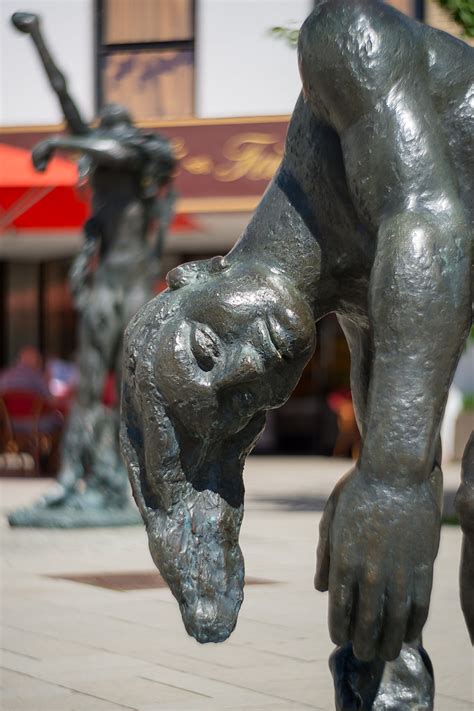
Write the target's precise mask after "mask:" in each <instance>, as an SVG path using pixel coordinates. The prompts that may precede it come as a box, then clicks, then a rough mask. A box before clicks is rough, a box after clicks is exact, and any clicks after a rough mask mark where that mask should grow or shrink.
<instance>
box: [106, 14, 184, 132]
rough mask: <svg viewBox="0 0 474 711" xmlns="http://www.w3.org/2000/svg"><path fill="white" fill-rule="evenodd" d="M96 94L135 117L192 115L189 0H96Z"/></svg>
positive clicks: (180, 116) (151, 117)
mask: <svg viewBox="0 0 474 711" xmlns="http://www.w3.org/2000/svg"><path fill="white" fill-rule="evenodd" d="M97 98H98V104H99V106H101V105H103V104H104V103H110V102H116V103H119V104H124V105H125V106H127V108H128V109H129V111H130V112H131V114H132V116H133V118H134V119H135V120H137V121H145V120H159V119H164V118H182V117H186V116H192V115H193V113H194V1H193V0H98V97H97Z"/></svg>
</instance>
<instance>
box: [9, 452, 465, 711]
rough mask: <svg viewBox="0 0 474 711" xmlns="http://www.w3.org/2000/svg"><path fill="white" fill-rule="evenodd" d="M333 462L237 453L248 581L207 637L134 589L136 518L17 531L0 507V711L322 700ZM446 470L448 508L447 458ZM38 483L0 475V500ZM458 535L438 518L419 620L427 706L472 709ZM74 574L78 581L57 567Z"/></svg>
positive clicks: (320, 703)
mask: <svg viewBox="0 0 474 711" xmlns="http://www.w3.org/2000/svg"><path fill="white" fill-rule="evenodd" d="M347 468H348V462H347V461H343V460H328V459H321V458H288V457H287V458H285V457H279V458H273V457H251V458H250V459H249V461H248V464H247V467H246V477H245V479H246V488H247V499H246V515H245V518H244V524H243V528H242V536H241V544H242V548H243V551H244V555H245V558H246V571H247V579H248V584H247V586H246V589H245V600H244V604H243V607H242V611H241V614H240V618H239V622H238V625H237V629H236V630H235V632H234V634H233V635H232V636H231V638H230V639H229V640H228V641H227V642H225V643H224V644H221V645H214V644H211V645H205V646H201V645H199V644H198V643H197V642H195V641H194V640H192V639H191V638H189V637H188V636H187V635H186V633H185V631H184V628H183V626H182V623H181V618H180V615H179V611H178V606H177V604H176V603H175V601H174V599H173V598H172V596H171V593H170V592H169V590H168V589H167V588H165V587H155V588H152V589H150V588H149V587H147V585H146V580H149V579H150V577H151V574H152V573H153V571H154V570H155V569H154V566H153V564H152V562H151V559H150V556H149V553H148V548H147V541H146V536H145V533H144V530H143V528H142V527H141V526H137V527H133V528H119V529H109V530H102V529H95V530H81V531H47V530H31V529H30V530H28V529H23V530H22V529H9V528H8V526H7V524H6V522H5V518H4V517H2V523H1V527H2V561H3V565H2V598H1V603H2V610H1V622H2V637H1V647H2V651H1V659H2V667H3V670H2V674H3V679H2V686H3V691H2V701H1V703H0V708H1V709H2V711H119V710H120V709H127V710H128V711H155V710H156V711H157V710H158V709H159V710H160V711H164V710H166V709H169V710H171V709H182V710H189V711H192V710H194V709H196V711H200V710H201V709H206V710H209V711H211V710H212V711H214V710H216V711H217V710H220V709H251V710H252V711H258V709H275V710H276V711H279V710H283V709H286V710H288V711H292V710H293V709H295V710H296V709H324V710H328V711H329V710H331V709H333V708H334V704H333V700H332V698H333V697H332V686H331V678H330V675H329V671H328V667H327V657H328V655H329V653H330V652H331V649H332V645H331V643H330V641H329V639H328V632H327V626H326V614H327V609H326V606H327V596H326V595H322V594H320V593H317V592H316V591H315V590H314V589H313V574H314V568H315V546H316V540H317V527H318V523H319V519H320V516H321V510H322V507H323V505H324V501H325V499H326V497H327V494H328V493H329V492H330V490H331V488H332V486H333V484H334V483H335V481H336V480H337V478H338V477H339V476H340V475H341V474H342V473H343V472H344V471H345V470H347ZM446 474H447V475H446V479H445V482H446V491H447V500H448V502H447V505H448V508H449V506H450V505H451V501H452V493H453V492H454V490H455V489H456V486H457V482H458V480H459V467H458V466H456V465H452V466H449V467H447V472H446ZM49 485H50V481H48V480H41V481H38V480H21V479H3V480H1V481H0V486H1V507H2V510H3V511H4V512H5V511H8V510H10V509H12V508H14V507H15V506H18V505H23V504H27V503H29V502H31V501H32V500H34V499H35V497H36V496H37V495H38V494H39V493H40V492H41V491H43V490H44V489H45V488H47V487H48V486H49ZM460 546H461V534H460V530H459V528H457V527H455V526H444V527H443V531H442V536H441V548H440V553H439V556H438V559H437V563H436V570H435V582H434V591H433V597H432V606H431V613H430V618H429V621H428V624H427V626H426V631H425V645H426V647H427V649H428V651H429V653H430V655H431V658H432V660H433V663H434V666H435V672H436V684H437V704H436V709H437V711H468V710H469V709H472V708H473V654H472V648H471V646H470V644H469V640H468V635H467V632H466V629H465V627H464V623H463V619H462V615H461V611H460V607H459V601H458V565H459V556H460ZM78 576H88V577H87V580H88V582H85V580H84V578H82V580H80V581H77V579H76V580H71V579H65V578H71V577H72V578H74V577H75V578H77V577H78ZM111 581H112V583H111ZM114 581H115V583H116V587H118V588H119V589H113V585H114ZM143 581H145V583H144V582H143ZM91 583H94V584H91ZM104 585H108V586H109V587H104ZM111 585H112V587H111Z"/></svg>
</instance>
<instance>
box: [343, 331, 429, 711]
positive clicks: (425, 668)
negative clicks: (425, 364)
mask: <svg viewBox="0 0 474 711" xmlns="http://www.w3.org/2000/svg"><path fill="white" fill-rule="evenodd" d="M339 322H340V324H341V327H342V329H343V331H344V334H345V336H346V339H347V342H348V345H349V349H350V352H351V385H352V396H353V400H354V408H355V412H356V417H357V422H358V425H359V429H360V432H361V435H362V437H363V436H364V432H365V416H366V402H367V393H368V385H369V373H370V369H371V351H370V341H369V335H368V332H366V331H364V330H363V329H359V328H356V327H355V326H354V325H353V324H352V323H350V322H349V321H347V320H346V319H344V318H343V317H339ZM329 667H330V670H331V673H332V676H333V681H334V689H335V704H336V710H337V711H351V710H352V709H354V711H356V710H357V711H410V710H413V711H415V710H416V711H430V710H431V709H433V704H434V677H433V667H432V664H431V661H430V658H429V656H428V654H427V652H426V650H425V649H424V648H423V646H422V644H421V640H416V641H415V642H413V643H411V644H404V645H403V648H402V652H401V654H400V655H399V657H398V658H397V659H395V660H394V661H393V662H384V661H383V660H382V659H380V658H375V659H373V660H372V661H370V662H363V661H361V660H359V659H357V657H356V656H355V655H354V652H353V649H352V644H351V643H349V644H346V645H344V646H342V647H337V648H336V649H335V650H334V652H333V653H332V655H331V657H330V659H329Z"/></svg>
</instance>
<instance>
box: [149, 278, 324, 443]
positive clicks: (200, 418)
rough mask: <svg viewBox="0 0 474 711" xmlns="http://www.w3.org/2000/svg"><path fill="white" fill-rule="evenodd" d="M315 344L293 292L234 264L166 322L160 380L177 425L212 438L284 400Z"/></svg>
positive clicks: (306, 311)
mask: <svg viewBox="0 0 474 711" xmlns="http://www.w3.org/2000/svg"><path fill="white" fill-rule="evenodd" d="M313 347H314V322H313V318H312V314H311V311H310V309H309V308H308V306H307V305H306V303H305V302H304V301H303V300H302V299H301V298H300V297H299V296H298V295H297V293H296V291H295V290H294V289H290V287H289V286H286V284H285V282H284V280H283V279H281V277H279V276H277V275H270V276H269V275H268V274H266V275H265V274H263V273H260V272H259V271H258V270H256V271H254V272H253V273H249V271H248V270H243V269H242V268H238V269H236V268H234V269H231V270H229V271H226V272H223V273H222V274H221V275H217V276H214V277H211V279H210V280H209V281H208V282H206V283H205V284H202V285H197V286H196V287H195V288H193V291H192V294H191V293H190V294H189V299H187V300H185V301H183V305H182V309H181V310H180V314H179V317H175V318H172V319H170V320H169V321H168V322H167V323H166V324H165V325H164V327H163V329H162V332H161V334H160V342H159V343H157V344H156V348H157V353H159V363H157V370H156V378H157V380H156V383H157V387H158V389H159V390H160V392H161V393H162V395H163V398H164V400H165V401H166V403H167V404H168V406H169V408H170V410H171V412H172V413H173V417H176V420H177V423H178V426H181V427H182V428H184V429H185V430H186V433H187V435H188V436H189V437H191V438H194V439H198V440H200V441H202V438H206V440H208V441H210V442H211V443H212V440H214V439H218V440H220V439H221V438H222V437H229V436H232V435H234V434H236V433H238V432H240V431H241V430H243V429H244V428H245V427H246V426H247V425H248V423H249V422H250V420H251V419H252V418H253V417H254V416H255V415H259V414H262V413H263V412H265V411H266V410H268V409H270V408H273V407H277V406H279V405H281V404H282V403H283V402H284V401H285V400H286V399H287V397H288V396H289V394H290V393H291V391H292V390H293V388H294V386H295V384H296V382H297V380H298V378H299V376H300V374H301V370H302V367H303V366H304V364H305V363H306V361H307V359H308V357H309V355H310V354H311V352H312V350H313Z"/></svg>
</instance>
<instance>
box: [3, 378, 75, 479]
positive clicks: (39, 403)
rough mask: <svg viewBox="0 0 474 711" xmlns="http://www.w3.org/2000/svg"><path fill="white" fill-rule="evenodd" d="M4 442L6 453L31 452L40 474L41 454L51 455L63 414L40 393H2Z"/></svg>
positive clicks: (37, 473) (16, 391) (36, 472)
mask: <svg viewBox="0 0 474 711" xmlns="http://www.w3.org/2000/svg"><path fill="white" fill-rule="evenodd" d="M0 418H1V420H2V445H3V447H2V448H3V450H4V451H5V452H17V453H22V452H25V451H26V452H28V453H29V454H31V456H32V457H33V460H34V463H35V472H34V473H35V474H36V475H38V476H39V475H40V474H41V470H40V457H41V455H44V454H49V452H50V451H51V447H52V436H53V434H54V433H55V432H57V430H58V428H59V427H60V426H61V421H62V418H61V415H60V414H59V413H58V412H57V411H56V410H55V409H54V408H52V407H51V404H50V403H49V402H48V401H47V400H45V399H44V398H43V397H42V396H41V395H38V394H37V393H33V392H27V391H21V390H15V391H13V390H11V391H8V392H4V393H2V394H0Z"/></svg>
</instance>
